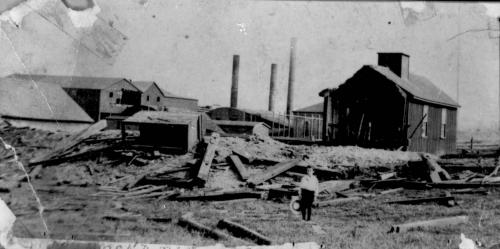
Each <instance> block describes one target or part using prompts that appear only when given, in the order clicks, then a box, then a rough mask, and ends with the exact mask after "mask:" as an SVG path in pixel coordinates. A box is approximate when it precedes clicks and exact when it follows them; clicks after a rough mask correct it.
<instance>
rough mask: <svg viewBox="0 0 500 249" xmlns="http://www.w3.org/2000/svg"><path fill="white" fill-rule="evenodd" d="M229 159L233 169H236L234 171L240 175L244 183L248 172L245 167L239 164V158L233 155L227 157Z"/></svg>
mask: <svg viewBox="0 0 500 249" xmlns="http://www.w3.org/2000/svg"><path fill="white" fill-rule="evenodd" d="M229 159H230V160H231V162H232V163H233V165H234V167H235V168H236V171H237V172H238V174H239V175H240V177H241V179H242V180H244V181H246V180H247V179H248V177H249V176H248V171H247V169H246V168H245V165H243V163H242V162H241V160H240V158H239V157H238V156H235V155H231V156H229Z"/></svg>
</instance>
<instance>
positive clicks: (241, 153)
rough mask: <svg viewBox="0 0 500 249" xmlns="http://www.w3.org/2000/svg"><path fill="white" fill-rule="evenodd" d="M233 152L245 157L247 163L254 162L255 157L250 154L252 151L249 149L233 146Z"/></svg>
mask: <svg viewBox="0 0 500 249" xmlns="http://www.w3.org/2000/svg"><path fill="white" fill-rule="evenodd" d="M232 150H233V154H235V155H237V156H239V157H241V158H243V159H245V162H247V163H252V162H253V161H254V160H255V158H254V157H253V156H252V155H250V153H248V152H247V151H244V150H240V149H237V148H233V149H232Z"/></svg>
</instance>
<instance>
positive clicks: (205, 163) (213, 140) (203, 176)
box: [197, 133, 219, 182]
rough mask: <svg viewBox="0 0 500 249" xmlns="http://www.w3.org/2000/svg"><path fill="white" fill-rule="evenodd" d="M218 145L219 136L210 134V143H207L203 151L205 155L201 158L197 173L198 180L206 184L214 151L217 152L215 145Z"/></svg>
mask: <svg viewBox="0 0 500 249" xmlns="http://www.w3.org/2000/svg"><path fill="white" fill-rule="evenodd" d="M218 143H219V134H218V133H212V136H211V137H210V141H209V142H208V145H207V148H206V150H205V155H204V156H203V160H202V161H201V165H200V169H199V171H198V175H197V177H198V179H200V180H202V181H203V182H206V181H207V180H208V173H209V171H210V167H211V166H212V160H213V159H214V156H215V151H216V150H217V144H218Z"/></svg>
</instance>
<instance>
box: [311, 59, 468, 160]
mask: <svg viewBox="0 0 500 249" xmlns="http://www.w3.org/2000/svg"><path fill="white" fill-rule="evenodd" d="M320 96H322V97H324V121H323V128H324V130H326V131H327V132H325V133H323V134H324V135H323V140H324V141H326V142H327V143H329V144H335V145H358V146H363V147H371V148H383V149H398V148H402V149H406V150H410V151H421V152H430V153H435V154H447V153H454V152H455V150H456V133H457V109H458V107H459V105H458V104H457V103H456V102H455V101H454V100H453V99H452V98H450V97H449V96H448V95H447V94H445V93H444V92H443V91H442V90H440V89H439V88H438V87H436V86H435V85H434V84H433V83H432V82H431V81H429V80H428V79H426V78H424V77H422V76H418V75H415V74H411V73H410V72H409V56H408V55H406V54H403V53H379V54H378V65H365V66H363V67H361V69H359V70H358V71H357V72H356V73H355V74H354V75H353V76H352V77H351V78H349V79H348V80H346V81H345V82H344V83H343V84H341V85H340V86H339V87H338V88H333V89H325V90H323V91H321V92H320Z"/></svg>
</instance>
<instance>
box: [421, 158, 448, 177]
mask: <svg viewBox="0 0 500 249" xmlns="http://www.w3.org/2000/svg"><path fill="white" fill-rule="evenodd" d="M421 158H422V161H424V162H425V163H426V164H427V167H428V168H429V171H430V173H429V177H430V179H431V181H432V182H434V183H436V182H442V181H446V180H451V177H450V175H449V174H448V172H446V170H444V169H443V168H441V166H439V164H438V163H437V162H436V160H434V159H432V158H431V157H430V156H429V155H428V154H421Z"/></svg>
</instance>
